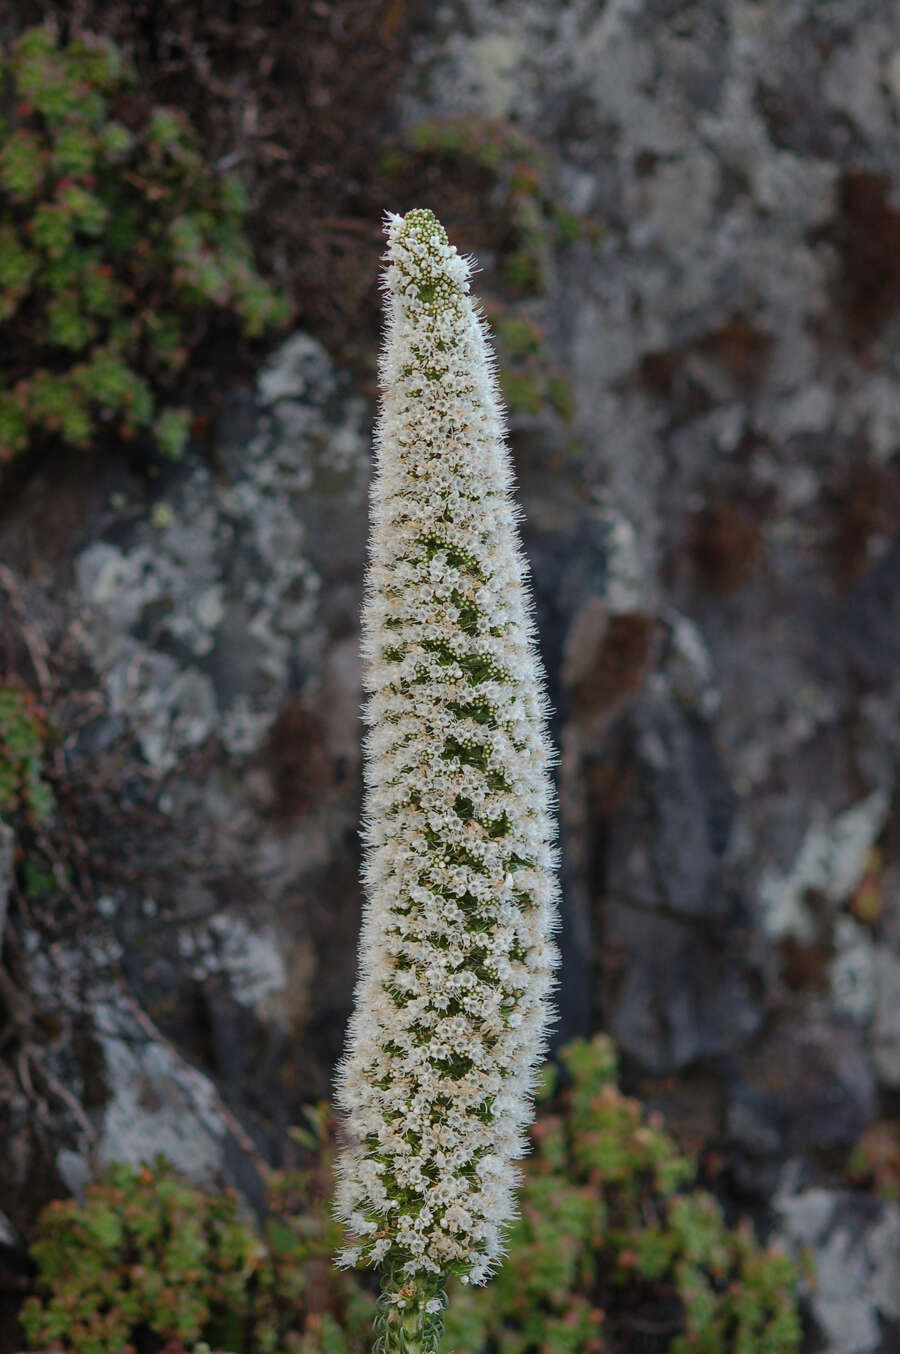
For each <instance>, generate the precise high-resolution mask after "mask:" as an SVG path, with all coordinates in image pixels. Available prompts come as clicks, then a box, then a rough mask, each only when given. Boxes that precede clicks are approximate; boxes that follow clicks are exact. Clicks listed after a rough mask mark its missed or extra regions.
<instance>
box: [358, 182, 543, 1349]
mask: <svg viewBox="0 0 900 1354" xmlns="http://www.w3.org/2000/svg"><path fill="white" fill-rule="evenodd" d="M387 236H388V249H387V269H386V273H385V278H384V287H385V291H386V294H387V300H388V312H389V313H388V320H387V333H386V339H385V345H384V349H383V353H382V360H381V368H380V376H381V407H380V413H379V421H378V427H377V433H376V474H375V478H374V482H373V486H372V495H371V518H372V529H371V548H370V560H369V571H368V578H367V588H366V599H365V606H364V613H363V653H364V660H365V675H364V682H365V688H366V693H367V703H366V709H365V722H366V725H367V733H366V738H365V754H366V756H365V816H364V841H365V848H366V857H365V867H364V882H365V891H366V904H365V909H364V914H363V922H362V931H361V937H360V964H359V979H358V983H357V988H356V1004H355V1010H354V1013H353V1016H352V1018H351V1021H350V1025H349V1030H348V1038H347V1048H346V1053H345V1057H344V1059H343V1062H342V1064H341V1066H340V1068H339V1073H338V1094H337V1099H338V1105H339V1107H340V1109H341V1111H342V1113H343V1118H344V1130H345V1138H346V1142H345V1145H344V1146H343V1148H342V1150H341V1153H340V1156H339V1163H338V1192H337V1208H338V1212H339V1215H340V1216H341V1218H342V1219H343V1220H344V1222H345V1224H346V1227H347V1231H348V1234H349V1239H350V1245H349V1247H348V1250H347V1252H346V1253H345V1256H344V1260H345V1263H348V1264H352V1263H356V1262H357V1261H359V1262H361V1263H364V1264H366V1263H368V1264H372V1263H376V1262H378V1261H379V1260H380V1261H381V1263H382V1264H383V1266H384V1276H385V1278H384V1284H385V1294H386V1295H387V1296H389V1298H390V1301H391V1302H392V1303H393V1304H394V1306H393V1308H392V1309H388V1317H391V1311H393V1317H391V1319H395V1318H396V1311H397V1306H396V1304H397V1303H398V1299H399V1296H400V1294H401V1293H402V1296H403V1301H404V1304H406V1306H407V1307H409V1305H410V1299H411V1298H412V1299H413V1305H415V1302H418V1304H419V1307H420V1308H421V1309H422V1311H427V1312H428V1313H429V1314H434V1313H436V1312H438V1311H439V1310H442V1307H443V1297H442V1294H443V1284H444V1283H445V1281H446V1278H447V1276H448V1275H449V1274H451V1273H452V1274H456V1275H457V1276H458V1277H460V1278H462V1279H463V1280H464V1281H467V1282H471V1283H476V1284H477V1283H482V1282H484V1280H485V1279H486V1278H487V1277H488V1275H489V1274H490V1272H491V1270H492V1269H493V1268H494V1267H495V1266H496V1265H497V1262H498V1260H499V1258H500V1256H501V1254H502V1250H503V1228H504V1224H506V1223H507V1222H508V1221H509V1220H510V1219H511V1218H512V1216H513V1215H514V1211H515V1201H514V1191H515V1187H516V1184H517V1181H518V1172H517V1170H516V1168H515V1165H514V1163H515V1162H516V1160H517V1159H518V1158H520V1157H521V1156H522V1155H523V1153H524V1151H525V1129H526V1127H527V1124H528V1122H529V1121H530V1119H531V1116H532V1092H533V1089H534V1084H535V1077H536V1072H537V1068H538V1066H539V1064H540V1061H541V1057H542V1055H543V1053H544V1038H545V1031H546V1027H547V1023H548V1016H549V1003H548V995H549V993H550V990H551V987H552V984H553V973H554V969H555V965H556V962H557V952H556V947H555V945H554V943H553V941H552V938H551V933H552V931H553V929H554V926H555V924H556V898H557V884H556V880H555V875H554V867H555V850H554V847H553V838H554V832H555V829H554V824H553V814H552V804H553V794H552V788H551V782H550V777H549V767H550V765H551V760H552V752H551V748H550V744H549V742H548V737H547V733H546V714H547V701H546V697H545V695H544V689H543V675H542V671H541V666H540V660H539V657H538V653H537V646H536V637H535V628H534V623H533V619H532V606H531V600H530V596H529V591H528V582H527V572H528V570H527V563H526V560H525V558H524V555H523V553H522V550H521V547H520V544H519V541H518V536H517V530H516V519H517V509H516V507H515V505H514V502H513V499H512V494H511V491H512V469H511V465H510V460H509V455H508V452H507V450H506V447H505V445H504V440H503V427H502V419H501V413H500V408H499V403H498V392H497V383H496V380H495V378H494V374H493V369H492V357H491V354H490V352H489V350H488V347H487V343H486V339H485V331H484V325H483V322H482V321H481V319H480V318H479V316H478V314H477V312H476V310H475V308H474V306H473V303H472V300H471V298H470V296H469V271H470V270H469V264H468V263H467V261H466V260H464V259H463V258H461V257H460V255H459V254H458V253H457V251H456V249H455V248H454V247H453V246H452V245H450V244H449V243H448V241H447V236H446V233H445V231H444V229H443V227H442V226H441V225H440V223H439V222H438V221H437V220H436V218H435V217H434V215H433V214H432V213H431V212H430V211H426V210H422V209H417V210H415V211H411V212H409V213H407V215H406V216H405V217H400V216H390V217H389V218H388V226H387ZM385 1241H387V1243H388V1244H387V1246H385V1244H384V1243H385ZM429 1304H430V1305H429ZM435 1304H437V1305H435ZM407 1344H408V1345H409V1347H410V1348H412V1347H413V1345H412V1344H409V1340H408V1339H407ZM387 1347H389V1346H388V1345H385V1348H387Z"/></svg>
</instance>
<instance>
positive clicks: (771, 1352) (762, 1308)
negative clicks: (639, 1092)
mask: <svg viewBox="0 0 900 1354" xmlns="http://www.w3.org/2000/svg"><path fill="white" fill-rule="evenodd" d="M563 1064H564V1069H565V1072H564V1074H565V1077H566V1079H567V1085H566V1086H565V1087H564V1088H563V1089H562V1090H561V1091H560V1092H557V1093H555V1092H554V1086H553V1082H554V1080H555V1078H554V1074H553V1070H552V1069H550V1068H548V1069H547V1070H546V1072H545V1075H544V1078H543V1080H542V1084H541V1088H540V1092H539V1094H540V1096H541V1097H542V1098H544V1099H545V1100H546V1101H547V1103H546V1104H545V1106H544V1108H543V1110H542V1112H541V1114H540V1116H539V1118H538V1121H537V1124H536V1125H535V1128H534V1130H533V1138H534V1144H535V1150H534V1153H533V1155H532V1156H531V1157H530V1158H529V1160H528V1163H527V1168H526V1172H525V1180H524V1185H523V1189H522V1216H521V1219H520V1220H519V1222H518V1223H516V1225H515V1226H514V1227H513V1229H512V1231H511V1233H510V1237H509V1255H508V1257H507V1260H506V1262H505V1264H504V1265H503V1268H502V1269H501V1271H500V1273H499V1274H498V1275H497V1276H496V1277H495V1278H494V1279H493V1280H492V1282H491V1283H490V1285H489V1286H488V1287H487V1288H485V1289H477V1290H471V1289H464V1288H462V1287H460V1286H459V1285H455V1286H454V1289H453V1291H452V1293H451V1298H450V1305H449V1308H448V1310H447V1316H446V1321H447V1325H446V1333H445V1337H444V1344H443V1348H444V1349H446V1350H447V1351H451V1350H452V1351H456V1354H482V1351H487V1350H489V1351H491V1354H603V1352H604V1351H605V1352H606V1354H624V1351H626V1350H628V1349H629V1348H632V1347H634V1341H635V1338H636V1334H637V1332H641V1335H640V1339H641V1346H640V1347H641V1349H643V1350H647V1351H649V1350H651V1349H652V1350H653V1351H658V1354H698V1352H699V1354H793V1351H796V1350H797V1349H798V1348H799V1344H800V1335H801V1332H800V1324H799V1318H798V1314H797V1308H796V1301H795V1290H796V1287H797V1282H798V1275H797V1272H796V1269H795V1266H794V1264H793V1263H792V1262H791V1261H790V1260H789V1259H788V1258H787V1257H786V1256H784V1255H783V1254H781V1253H780V1252H779V1251H776V1250H764V1249H762V1248H761V1247H760V1246H759V1244H758V1243H757V1241H756V1239H755V1237H754V1235H753V1232H752V1230H751V1229H750V1228H749V1227H748V1226H744V1225H741V1226H739V1227H738V1228H737V1229H734V1230H732V1229H730V1228H729V1227H728V1226H727V1225H726V1223H725V1220H724V1218H723V1215H722V1210H721V1208H720V1206H719V1204H718V1203H717V1202H716V1200H715V1199H713V1197H712V1196H711V1195H710V1194H708V1193H707V1192H705V1191H703V1190H699V1189H696V1188H693V1187H692V1182H693V1180H694V1175H695V1167H694V1166H693V1164H692V1163H691V1162H690V1161H688V1159H687V1158H685V1157H684V1156H683V1155H681V1153H679V1152H678V1150H677V1148H676V1146H675V1144H674V1143H673V1141H672V1139H671V1138H669V1137H668V1135H667V1134H666V1133H665V1132H664V1131H663V1130H662V1128H661V1126H660V1124H659V1122H658V1120H657V1119H656V1118H655V1117H654V1116H650V1117H649V1118H648V1117H645V1116H644V1115H642V1113H641V1110H640V1108H639V1106H638V1105H637V1103H636V1102H635V1101H633V1100H631V1099H628V1098H627V1097H625V1096H623V1095H622V1093H621V1092H620V1091H619V1090H618V1089H617V1087H616V1081H615V1078H616V1059H615V1054H614V1051H613V1048H612V1045H611V1044H610V1042H609V1041H608V1040H607V1039H605V1038H603V1037H598V1038H596V1039H594V1040H593V1041H592V1042H590V1043H587V1042H585V1041H577V1042H575V1043H573V1044H571V1045H569V1047H568V1048H567V1049H566V1050H565V1051H564V1053H563ZM307 1117H308V1124H307V1125H306V1126H304V1127H303V1128H302V1129H297V1130H294V1131H293V1133H292V1136H293V1137H294V1139H295V1141H297V1142H298V1143H299V1145H300V1146H301V1147H302V1148H303V1149H304V1150H305V1151H308V1152H309V1153H311V1154H312V1160H313V1164H312V1166H311V1167H310V1169H309V1170H307V1171H305V1172H292V1173H289V1174H282V1175H279V1176H276V1177H275V1180H274V1182H273V1187H272V1190H271V1197H270V1212H269V1214H268V1217H267V1220H266V1224H265V1229H264V1232H263V1234H262V1236H260V1234H259V1233H258V1232H257V1231H256V1230H255V1229H254V1228H253V1227H252V1226H251V1225H250V1224H249V1223H248V1222H246V1221H245V1220H244V1219H243V1217H242V1215H241V1213H240V1212H239V1209H238V1206H237V1202H236V1199H235V1197H234V1196H233V1195H232V1194H230V1193H229V1192H228V1191H225V1192H224V1193H222V1192H215V1193H214V1192H210V1191H207V1190H203V1189H198V1188H196V1187H194V1186H191V1185H188V1184H185V1183H184V1182H182V1181H180V1180H179V1179H178V1178H177V1177H176V1176H175V1175H174V1174H173V1172H172V1171H171V1169H170V1168H169V1167H168V1166H167V1165H166V1164H165V1162H163V1161H159V1162H158V1163H157V1165H156V1166H155V1168H153V1169H152V1170H151V1169H148V1168H144V1169H142V1170H139V1169H137V1168H134V1167H129V1166H120V1167H116V1168H114V1169H113V1170H112V1171H110V1172H109V1173H108V1174H107V1175H106V1177H105V1178H104V1179H102V1180H101V1181H99V1182H98V1183H97V1184H95V1185H93V1186H92V1187H91V1188H90V1189H89V1190H88V1193H87V1198H86V1200H85V1202H84V1204H83V1205H79V1204H77V1203H74V1202H67V1203H55V1204H51V1205H50V1206H49V1208H48V1209H47V1210H46V1211H45V1213H44V1215H43V1217H42V1219H41V1222H40V1228H39V1234H38V1238H37V1241H36V1243H35V1245H34V1246H33V1248H32V1254H33V1256H34V1259H35V1261H36V1263H37V1265H38V1269H39V1280H38V1289H39V1296H33V1297H31V1298H29V1299H28V1300H27V1301H26V1303H25V1306H24V1309H23V1312H22V1322H23V1326H24V1328H25V1332H26V1337H27V1340H28V1344H29V1347H30V1348H32V1349H41V1348H47V1347H48V1346H49V1345H51V1344H52V1343H53V1342H54V1341H55V1342H56V1344H55V1347H56V1348H58V1349H60V1350H63V1351H65V1352H66V1354H133V1351H134V1348H135V1342H136V1341H139V1344H140V1348H141V1351H142V1354H159V1351H161V1350H163V1348H164V1347H165V1351H166V1354H186V1351H188V1350H190V1349H191V1348H193V1350H194V1354H206V1351H207V1345H200V1344H198V1343H197V1342H198V1341H200V1340H203V1341H205V1342H207V1344H208V1345H209V1346H213V1347H218V1348H221V1349H226V1350H229V1351H233V1354H320V1352H322V1351H324V1352H325V1354H364V1352H365V1351H367V1350H368V1349H369V1347H370V1329H371V1321H372V1315H373V1310H374V1300H373V1298H372V1296H371V1294H370V1293H369V1291H368V1290H367V1288H366V1287H364V1285H363V1281H362V1280H361V1279H360V1278H359V1277H357V1276H355V1275H341V1274H338V1273H336V1272H335V1271H334V1270H333V1269H332V1267H331V1265H330V1258H331V1256H332V1255H333V1254H334V1252H335V1250H336V1248H337V1246H338V1228H337V1226H336V1224H335V1223H334V1222H333V1221H332V1219H331V1216H330V1211H329V1207H328V1202H327V1201H328V1193H329V1184H330V1176H331V1148H330V1145H329V1141H330V1139H329V1134H330V1123H329V1117H328V1112H327V1107H326V1106H324V1105H320V1106H318V1107H316V1108H314V1109H311V1110H309V1111H308V1114H307ZM647 1331H652V1332H654V1339H653V1342H652V1343H648V1342H647V1334H646V1332H647ZM167 1342H168V1343H167Z"/></svg>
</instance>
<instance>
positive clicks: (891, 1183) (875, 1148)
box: [848, 1119, 900, 1203]
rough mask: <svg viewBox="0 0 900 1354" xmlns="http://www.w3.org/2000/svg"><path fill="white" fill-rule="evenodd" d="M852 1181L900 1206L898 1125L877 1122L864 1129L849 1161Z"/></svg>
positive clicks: (881, 1121)
mask: <svg viewBox="0 0 900 1354" xmlns="http://www.w3.org/2000/svg"><path fill="white" fill-rule="evenodd" d="M848 1164H849V1170H850V1176H851V1179H853V1180H854V1181H855V1182H856V1183H857V1184H860V1185H867V1186H869V1187H870V1188H872V1189H874V1191H875V1193H876V1194H879V1195H880V1196H881V1197H882V1199H888V1200H889V1201H890V1202H891V1203H900V1125H898V1124H896V1123H892V1122H891V1120H889V1119H879V1120H877V1121H876V1122H875V1123H874V1124H870V1125H869V1127H868V1128H867V1129H865V1130H864V1132H863V1134H862V1136H861V1138H860V1139H859V1142H858V1143H857V1144H856V1146H855V1147H854V1149H853V1152H852V1154H851V1157H850V1161H849V1163H848Z"/></svg>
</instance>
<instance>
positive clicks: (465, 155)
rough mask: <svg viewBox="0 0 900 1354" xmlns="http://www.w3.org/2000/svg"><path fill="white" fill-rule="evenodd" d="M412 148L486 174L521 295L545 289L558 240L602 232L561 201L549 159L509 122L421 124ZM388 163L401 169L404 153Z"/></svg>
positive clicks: (507, 262)
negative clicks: (552, 249)
mask: <svg viewBox="0 0 900 1354" xmlns="http://www.w3.org/2000/svg"><path fill="white" fill-rule="evenodd" d="M410 147H411V150H412V153H413V154H414V155H416V156H418V157H419V158H423V159H426V160H428V159H430V160H438V161H443V162H445V163H449V164H451V165H453V164H456V165H460V166H462V167H465V168H469V169H472V170H475V171H478V172H480V173H482V174H484V175H486V176H487V178H488V180H489V181H490V182H491V183H492V185H493V188H494V197H495V199H496V205H497V207H498V209H499V211H500V212H501V214H502V217H503V219H504V221H505V223H506V226H507V231H508V238H507V240H506V242H505V244H504V249H503V255H504V264H503V274H504V278H505V281H506V283H507V285H508V286H509V287H510V289H511V290H512V291H513V292H514V293H516V294H517V295H522V296H527V295H532V296H534V295H537V294H539V293H540V292H542V291H543V290H544V288H545V283H546V266H547V253H548V250H549V249H550V247H551V246H552V245H553V244H554V243H571V242H572V241H574V240H577V239H596V238H598V236H599V230H598V227H597V226H596V225H595V223H594V222H592V221H590V220H589V219H588V218H586V217H583V216H579V215H577V214H576V213H575V212H571V211H569V210H568V209H567V208H565V207H563V206H562V205H561V204H560V203H559V201H558V200H557V197H556V194H555V192H554V189H553V176H552V172H551V166H550V161H549V159H548V157H547V156H546V155H545V154H544V153H543V151H541V150H540V148H539V147H538V146H537V145H536V143H535V142H534V141H532V140H531V138H530V137H528V136H526V135H525V134H524V133H523V132H521V131H520V130H519V129H518V128H516V127H513V126H512V125H511V124H510V123H508V122H503V121H501V120H499V119H491V118H475V117H465V118H450V119H445V118H441V119H435V120H433V121H428V122H421V123H419V124H418V125H417V126H415V127H413V128H412V130H411V132H410ZM383 167H384V168H387V169H388V170H389V171H393V172H395V173H396V172H402V170H403V168H404V167H405V166H404V162H403V158H402V157H399V159H398V158H397V157H394V158H393V159H392V160H390V161H389V162H388V163H387V164H386V165H385V166H383Z"/></svg>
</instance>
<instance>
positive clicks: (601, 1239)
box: [445, 1036, 801, 1354]
mask: <svg viewBox="0 0 900 1354" xmlns="http://www.w3.org/2000/svg"><path fill="white" fill-rule="evenodd" d="M562 1057H563V1063H564V1065H565V1068H566V1070H567V1072H568V1074H569V1076H570V1077H571V1083H570V1085H569V1086H568V1088H567V1089H566V1090H564V1091H563V1092H562V1094H561V1095H559V1096H558V1097H557V1099H556V1100H555V1101H554V1102H553V1104H552V1105H551V1106H550V1108H549V1111H548V1112H547V1113H545V1114H543V1115H542V1116H541V1117H540V1118H539V1120H538V1122H537V1124H536V1125H535V1128H534V1131H533V1137H534V1140H535V1154H534V1156H533V1157H532V1158H531V1160H530V1161H529V1163H528V1170H527V1173H526V1177H525V1183H524V1187H523V1190H522V1217H521V1219H520V1221H519V1222H517V1223H516V1225H515V1226H514V1228H513V1230H512V1233H511V1235H510V1238H509V1256H508V1258H507V1260H506V1263H505V1264H504V1266H503V1269H502V1270H501V1271H500V1273H499V1274H498V1275H497V1277H496V1278H495V1279H494V1280H493V1281H492V1283H491V1285H490V1287H489V1288H488V1289H486V1290H477V1291H469V1292H462V1291H458V1292H454V1293H452V1294H451V1299H450V1305H449V1308H448V1312H447V1326H446V1335H445V1348H446V1349H447V1350H451V1349H456V1350H469V1351H473V1352H474V1351H478V1350H482V1349H484V1348H485V1347H490V1348H491V1349H492V1350H495V1351H496V1352H497V1354H539V1352H541V1351H550V1350H552V1351H553V1354H557V1351H558V1352H559V1354H565V1352H566V1351H572V1354H575V1351H598V1352H599V1351H601V1350H620V1349H622V1350H624V1349H627V1348H629V1346H630V1345H631V1344H632V1343H633V1340H634V1335H635V1332H637V1331H638V1330H642V1329H643V1330H646V1329H650V1328H652V1329H653V1330H655V1331H657V1332H659V1333H660V1335H661V1342H660V1343H659V1344H658V1346H657V1348H658V1349H659V1350H660V1351H662V1350H666V1351H667V1354H690V1352H691V1351H693V1352H694V1354H697V1351H699V1352H700V1354H727V1351H734V1354H776V1351H777V1354H791V1351H793V1350H796V1349H798V1348H799V1344H800V1336H801V1331H800V1323H799V1318H798V1315H797V1309H796V1302H795V1297H794V1291H795V1288H796V1285H797V1273H796V1271H795V1267H794V1265H793V1263H792V1262H791V1261H790V1260H789V1259H788V1258H787V1257H786V1256H785V1255H783V1254H782V1253H780V1252H778V1251H774V1250H773V1251H766V1250H762V1249H761V1248H760V1246H759V1245H758V1243H757V1241H756V1239H755V1237H754V1236H753V1233H752V1230H751V1229H750V1228H749V1227H744V1226H741V1227H739V1228H738V1229H737V1230H731V1229H729V1228H728V1226H727V1225H726V1223H725V1220H724V1217H723V1215H722V1210H721V1208H720V1206H719V1204H718V1203H717V1202H716V1200H715V1199H714V1198H713V1197H712V1196H711V1195H710V1194H708V1193H706V1192H705V1191H703V1190H697V1189H691V1188H690V1185H691V1182H692V1180H693V1178H694V1174H695V1168H694V1166H693V1165H692V1163H691V1162H689V1161H688V1160H687V1158H685V1157H684V1156H682V1155H681V1154H680V1153H679V1152H678V1150H677V1148H676V1146H675V1144H674V1143H673V1141H672V1139H671V1138H670V1137H668V1135H667V1134H666V1133H665V1132H663V1130H662V1128H661V1127H660V1124H659V1122H658V1120H657V1119H656V1118H655V1117H654V1116H651V1117H650V1118H649V1119H645V1118H644V1116H642V1114H641V1111H640V1108H639V1106H638V1104H637V1102H636V1101H634V1100H631V1099H628V1098H627V1097H625V1096H623V1095H622V1093H621V1092H620V1091H619V1090H618V1089H617V1087H616V1083H615V1076H616V1061H615V1055H614V1052H613V1048H612V1045H611V1044H610V1042H609V1041H608V1040H607V1039H605V1038H603V1037H602V1036H599V1037H597V1038H595V1039H594V1040H593V1041H592V1042H591V1043H587V1042H584V1041H576V1042H575V1043H573V1044H570V1045H569V1047H568V1048H567V1049H566V1050H564V1052H563V1055H562ZM662 1333H666V1338H665V1339H662ZM643 1347H644V1346H643V1345H642V1348H643Z"/></svg>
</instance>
